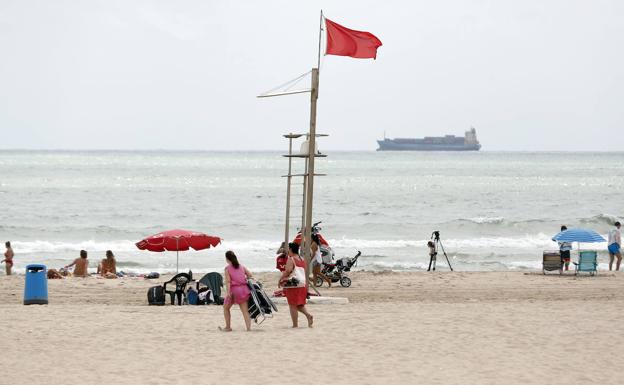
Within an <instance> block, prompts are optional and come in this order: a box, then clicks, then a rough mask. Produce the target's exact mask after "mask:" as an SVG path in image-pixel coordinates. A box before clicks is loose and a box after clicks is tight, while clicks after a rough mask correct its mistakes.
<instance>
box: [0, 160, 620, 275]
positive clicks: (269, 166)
mask: <svg viewBox="0 0 624 385" xmlns="http://www.w3.org/2000/svg"><path fill="white" fill-rule="evenodd" d="M327 155H328V156H327V157H326V158H318V159H317V162H316V166H317V173H319V174H325V175H323V176H318V177H316V178H315V185H314V219H315V221H322V223H321V224H320V227H321V228H322V230H321V233H322V234H323V236H324V237H325V238H326V239H327V240H328V241H329V243H330V245H331V247H332V248H333V250H334V252H335V254H336V257H337V258H342V257H351V256H353V255H355V254H356V253H357V251H361V252H362V257H361V258H360V259H359V263H358V265H357V269H361V270H369V271H383V270H394V271H422V270H426V268H427V265H428V262H429V256H428V252H427V250H428V249H427V242H428V241H429V240H430V239H431V236H432V232H434V231H439V232H440V240H441V246H442V247H443V248H444V251H445V252H446V254H447V256H448V259H449V261H450V263H451V265H452V266H453V268H454V269H455V270H456V271H508V270H516V271H532V270H539V269H541V258H542V252H543V251H544V250H556V249H557V244H556V243H555V242H553V241H552V240H551V239H552V237H553V236H554V235H555V234H557V233H558V232H559V228H560V226H561V225H567V226H568V227H583V228H590V229H594V230H596V231H598V232H599V233H601V234H603V235H605V236H606V234H607V232H608V231H609V229H610V228H612V225H613V223H614V222H615V221H616V220H618V219H619V220H622V219H623V218H624V197H623V192H624V153H623V152H618V153H604V152H601V153H595V152H489V151H481V152H463V153H462V152H454V153H452V152H426V153H425V152H374V151H369V152H328V153H327ZM288 162H289V160H288V158H285V157H283V156H282V153H280V152H189V151H184V152H175V151H84V152H82V151H7V150H4V151H0V240H2V241H11V243H12V245H13V248H14V251H15V269H16V271H17V272H18V273H19V272H23V271H24V268H25V266H26V265H28V264H31V263H43V264H45V265H47V266H48V267H49V268H60V267H62V266H63V265H65V264H68V263H69V262H71V261H72V260H73V259H74V258H76V257H78V255H79V251H80V250H82V249H84V250H87V251H88V253H89V259H90V266H91V269H92V270H94V269H95V267H96V265H97V263H98V261H99V260H100V259H101V258H103V257H104V254H105V251H106V250H112V251H113V252H114V254H115V256H116V258H117V261H118V266H119V267H118V269H119V270H123V271H126V272H132V273H146V272H152V271H156V272H160V273H164V272H172V271H175V270H176V253H175V252H163V253H153V252H149V251H142V250H138V249H137V247H136V246H135V243H136V242H138V241H140V240H141V239H143V238H145V237H147V236H149V235H152V234H155V233H158V232H161V231H163V230H168V229H177V228H180V229H187V230H194V231H200V232H204V233H207V234H210V235H215V236H219V237H221V238H222V243H221V244H220V245H219V246H217V247H215V248H211V249H209V250H202V251H193V250H190V251H186V252H181V253H180V254H179V269H180V270H181V271H187V270H193V271H198V272H202V271H211V270H221V269H222V268H223V266H224V263H225V262H224V253H225V251H227V250H233V251H234V252H235V253H236V254H237V255H238V256H239V259H240V260H241V262H242V263H243V264H245V265H246V266H248V267H249V268H250V269H252V270H254V271H274V270H275V252H276V249H277V248H278V246H279V245H280V242H281V241H282V240H283V239H284V237H285V211H286V206H285V205H286V203H285V202H286V189H287V181H286V178H285V177H284V175H286V174H287V173H288ZM292 167H293V171H292V173H293V174H301V173H303V161H302V160H301V159H298V158H294V159H292ZM302 187H303V184H302V178H301V177H300V176H295V177H293V179H292V202H291V219H290V224H291V226H290V227H289V229H288V230H289V237H290V238H293V237H294V236H295V234H296V232H297V230H298V229H299V228H300V227H301V205H302ZM577 247H580V248H582V249H595V250H598V251H599V261H600V268H606V262H607V254H606V243H598V244H581V245H578V246H577V245H575V248H577ZM438 270H441V271H444V270H448V265H447V263H446V258H444V255H443V253H440V256H439V258H438ZM3 271H4V269H2V272H1V273H0V274H4V273H3Z"/></svg>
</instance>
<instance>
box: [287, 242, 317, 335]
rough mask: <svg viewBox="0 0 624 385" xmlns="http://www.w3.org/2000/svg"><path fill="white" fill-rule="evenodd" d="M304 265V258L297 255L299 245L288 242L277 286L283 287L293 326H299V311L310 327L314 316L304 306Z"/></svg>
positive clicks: (305, 286) (306, 288)
mask: <svg viewBox="0 0 624 385" xmlns="http://www.w3.org/2000/svg"><path fill="white" fill-rule="evenodd" d="M305 265H306V263H305V260H304V259H303V258H301V257H300V256H299V245H298V244H296V243H294V242H291V243H289V244H288V262H286V269H285V270H284V272H282V276H281V278H280V282H279V286H280V287H283V288H284V295H285V296H286V299H287V300H288V307H289V309H290V318H291V319H292V325H293V326H292V327H294V328H296V327H298V326H299V312H301V313H303V315H305V316H306V318H307V320H308V327H312V323H313V322H314V317H312V314H310V313H309V312H308V310H307V309H306V307H305V304H306V299H307V296H308V287H307V284H306V279H305V277H306V273H305Z"/></svg>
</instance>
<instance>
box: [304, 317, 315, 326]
mask: <svg viewBox="0 0 624 385" xmlns="http://www.w3.org/2000/svg"><path fill="white" fill-rule="evenodd" d="M306 318H307V319H308V327H309V328H311V327H312V325H313V324H314V317H313V316H312V314H310V315H308V316H306Z"/></svg>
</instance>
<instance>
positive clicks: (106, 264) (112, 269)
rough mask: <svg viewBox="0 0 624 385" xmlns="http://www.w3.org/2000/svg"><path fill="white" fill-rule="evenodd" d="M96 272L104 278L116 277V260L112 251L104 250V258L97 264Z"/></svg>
mask: <svg viewBox="0 0 624 385" xmlns="http://www.w3.org/2000/svg"><path fill="white" fill-rule="evenodd" d="M97 272H98V274H100V275H101V276H102V277H105V278H117V261H115V256H114V255H113V252H112V251H110V250H107V251H106V258H104V259H102V262H100V264H99V265H98V269H97Z"/></svg>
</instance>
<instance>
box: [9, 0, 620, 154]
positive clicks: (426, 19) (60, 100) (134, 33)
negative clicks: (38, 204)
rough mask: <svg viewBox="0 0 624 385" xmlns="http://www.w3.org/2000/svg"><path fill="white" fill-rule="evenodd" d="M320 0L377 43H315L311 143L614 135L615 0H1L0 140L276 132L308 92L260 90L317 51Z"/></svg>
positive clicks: (159, 145) (244, 140) (256, 137)
mask: <svg viewBox="0 0 624 385" xmlns="http://www.w3.org/2000/svg"><path fill="white" fill-rule="evenodd" d="M321 9H323V11H324V14H325V15H326V17H327V18H328V19H331V20H333V21H335V22H337V23H340V24H342V25H344V26H346V27H349V28H352V29H357V30H365V31H369V32H372V33H374V34H375V35H376V36H377V37H378V38H379V39H380V40H381V41H382V42H383V46H382V47H380V48H379V51H378V57H377V60H363V59H352V58H348V57H339V56H323V57H322V61H321V75H320V87H319V91H320V94H319V101H318V125H317V127H318V128H317V130H318V131H319V132H322V133H327V134H329V135H330V136H329V137H327V138H324V139H322V140H321V142H320V143H319V149H320V150H321V151H323V150H374V149H375V148H376V147H377V146H376V140H378V139H380V138H382V137H383V135H384V132H385V134H386V135H387V136H388V137H422V136H426V135H430V136H431V135H444V134H456V135H463V132H464V131H465V130H467V129H469V128H470V126H474V127H475V128H476V129H477V134H478V137H479V140H480V141H481V144H482V145H483V150H488V151H506V150H512V151H541V150H544V151H565V150H573V151H576V150H588V151H593V150H600V151H622V150H624V132H623V129H624V108H623V107H624V50H623V47H624V2H623V1H619V0H613V1H605V0H585V1H575V0H524V1H515V0H492V1H485V0H482V1H477V0H463V1H461V0H439V1H427V0H422V1H421V0H414V1H391V0H388V1H378V0H376V1H369V0H358V1H353V0H342V1H292V0H291V1H273V0H264V1H258V0H256V1H210V0H199V1H184V0H180V1H139V0H136V1H133V0H124V1H115V0H105V1H104V0H103V1H94V0H84V1H69V0H66V1H62V0H58V1H45V0H42V1H32V0H0V149H167V150H222V151H230V150H280V149H284V148H286V142H285V140H284V139H283V138H282V137H281V135H282V134H284V133H288V132H307V130H308V124H309V113H310V105H309V99H310V96H309V94H300V95H293V96H282V97H277V98H266V99H258V98H256V96H257V95H258V94H260V93H262V92H264V91H266V90H269V89H271V88H274V87H276V86H278V85H280V84H282V83H284V82H286V81H288V80H290V79H293V78H295V77H297V76H299V75H301V74H303V73H305V72H307V71H309V70H310V69H311V68H312V67H314V66H315V65H316V60H317V50H318V48H317V47H318V31H319V12H320V10H321ZM305 80H306V82H309V78H308V79H305ZM302 86H305V84H303V85H302Z"/></svg>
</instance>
